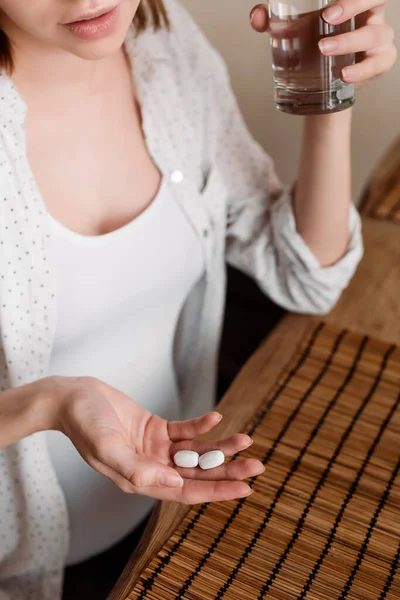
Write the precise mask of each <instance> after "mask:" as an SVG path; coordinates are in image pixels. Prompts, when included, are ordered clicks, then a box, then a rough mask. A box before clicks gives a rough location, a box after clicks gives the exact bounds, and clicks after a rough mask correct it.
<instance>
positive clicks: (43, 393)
mask: <svg viewBox="0 0 400 600" xmlns="http://www.w3.org/2000/svg"><path fill="white" fill-rule="evenodd" d="M45 381H46V380H42V381H35V382H34V383H30V384H28V385H23V386H21V387H17V388H12V389H10V390H6V391H5V392H1V393H0V448H4V447H5V446H9V445H10V444H14V443H15V442H17V441H19V440H21V439H23V438H25V437H27V436H28V435H31V434H32V433H35V432H37V431H44V430H46V429H51V428H52V425H53V423H52V422H53V419H54V410H53V409H52V406H54V405H55V403H54V402H52V398H51V393H50V387H49V386H48V385H47V384H46V382H45Z"/></svg>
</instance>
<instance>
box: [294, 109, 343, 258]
mask: <svg viewBox="0 0 400 600" xmlns="http://www.w3.org/2000/svg"><path fill="white" fill-rule="evenodd" d="M351 114H352V111H351V110H347V111H344V112H341V113H337V114H332V115H321V116H315V117H306V118H305V123H304V133H303V147H302V153H301V163H300V170H299V177H298V181H297V184H296V188H295V193H294V213H295V219H296V229H297V231H298V233H299V234H300V235H301V237H302V238H303V240H304V241H305V242H306V244H307V246H308V247H309V248H310V250H311V251H312V252H313V254H314V256H315V257H316V258H317V260H318V262H319V263H320V265H321V266H330V265H333V264H335V263H336V262H337V261H338V260H340V259H341V258H342V257H343V256H344V254H345V253H346V251H347V248H348V245H349V210H350V203H351V167H350V165H351V160H350V130H351Z"/></svg>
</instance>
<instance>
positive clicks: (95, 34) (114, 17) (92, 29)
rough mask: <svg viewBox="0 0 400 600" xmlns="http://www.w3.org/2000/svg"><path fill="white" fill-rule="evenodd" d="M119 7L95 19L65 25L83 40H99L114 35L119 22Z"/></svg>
mask: <svg viewBox="0 0 400 600" xmlns="http://www.w3.org/2000/svg"><path fill="white" fill-rule="evenodd" d="M118 12H119V11H118V6H116V7H115V8H112V9H111V10H109V11H108V12H106V13H104V14H102V15H100V16H99V17H95V18H94V19H88V20H82V21H74V22H73V23H66V24H65V25H63V27H65V28H66V29H68V31H71V33H73V34H74V35H76V36H78V37H80V38H81V39H83V40H98V39H101V38H104V37H106V36H107V35H109V34H110V33H112V32H113V31H114V29H115V27H116V26H117V22H118Z"/></svg>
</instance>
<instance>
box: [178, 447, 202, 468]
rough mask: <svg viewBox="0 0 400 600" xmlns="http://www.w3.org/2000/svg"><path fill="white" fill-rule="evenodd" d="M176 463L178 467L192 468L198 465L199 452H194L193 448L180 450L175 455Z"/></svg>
mask: <svg viewBox="0 0 400 600" xmlns="http://www.w3.org/2000/svg"><path fill="white" fill-rule="evenodd" d="M174 463H175V464H176V466H177V467H184V468H186V469H191V468H192V467H197V465H198V464H199V455H198V454H197V452H193V450H179V452H177V453H176V454H175V455H174Z"/></svg>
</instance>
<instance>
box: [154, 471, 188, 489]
mask: <svg viewBox="0 0 400 600" xmlns="http://www.w3.org/2000/svg"><path fill="white" fill-rule="evenodd" d="M159 481H160V485H162V486H165V487H182V486H183V479H182V477H181V476H180V475H179V474H178V473H171V472H170V471H164V472H162V473H161V474H160V479H159Z"/></svg>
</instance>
